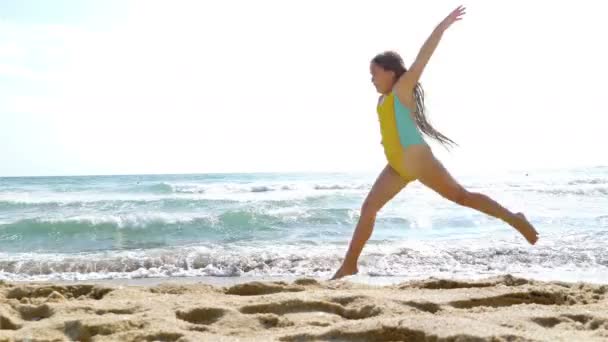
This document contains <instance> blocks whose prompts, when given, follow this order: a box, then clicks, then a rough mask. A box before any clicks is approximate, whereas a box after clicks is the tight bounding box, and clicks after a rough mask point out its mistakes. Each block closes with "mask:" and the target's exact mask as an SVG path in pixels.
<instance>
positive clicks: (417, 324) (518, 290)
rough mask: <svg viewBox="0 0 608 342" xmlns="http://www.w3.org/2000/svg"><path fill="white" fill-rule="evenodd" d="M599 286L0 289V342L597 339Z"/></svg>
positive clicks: (258, 284) (266, 284)
mask: <svg viewBox="0 0 608 342" xmlns="http://www.w3.org/2000/svg"><path fill="white" fill-rule="evenodd" d="M607 295H608V285H604V284H591V283H583V282H577V283H566V282H557V281H551V282H549V281H538V280H531V279H523V278H517V277H513V276H511V275H504V276H498V277H491V278H484V279H477V280H454V279H452V280H447V279H437V278H428V279H425V280H415V281H407V282H402V283H399V284H394V285H383V286H377V285H366V284H359V283H354V282H351V281H349V280H344V279H343V280H338V281H325V280H321V279H313V278H298V279H294V280H293V281H271V280H262V281H257V280H248V281H246V282H240V283H231V284H230V283H226V284H223V285H222V284H217V283H215V284H210V283H204V282H202V281H198V282H193V281H179V280H175V279H171V280H164V281H158V282H148V283H146V282H143V283H140V284H134V283H132V282H131V283H120V282H117V281H115V282H96V283H92V282H89V283H85V282H78V283H68V282H55V283H48V282H45V283H0V341H28V340H29V341H72V340H77V341H608V297H607Z"/></svg>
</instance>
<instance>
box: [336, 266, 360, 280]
mask: <svg viewBox="0 0 608 342" xmlns="http://www.w3.org/2000/svg"><path fill="white" fill-rule="evenodd" d="M357 273H359V269H358V268H357V266H355V267H346V266H344V265H342V266H341V267H340V268H339V269H338V271H336V274H334V276H333V277H331V279H330V280H335V279H340V278H342V277H346V276H349V275H353V274H357Z"/></svg>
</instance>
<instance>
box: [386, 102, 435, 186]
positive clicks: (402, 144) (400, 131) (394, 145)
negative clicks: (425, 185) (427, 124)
mask: <svg viewBox="0 0 608 342" xmlns="http://www.w3.org/2000/svg"><path fill="white" fill-rule="evenodd" d="M377 111H378V120H379V121H380V134H381V135H382V145H383V146H384V154H385V155H386V159H387V160H388V163H389V165H390V166H391V167H392V168H393V169H395V171H397V173H398V174H399V175H400V176H401V177H403V178H405V179H407V180H412V179H413V177H412V176H411V175H410V174H409V173H408V172H407V168H406V164H405V158H404V153H403V151H404V149H405V148H406V147H408V146H410V145H418V144H426V142H425V141H424V139H423V137H422V134H421V133H420V130H418V127H417V126H416V123H415V122H414V119H413V118H412V113H411V111H410V109H409V108H407V107H406V106H404V105H403V104H402V103H401V101H399V98H398V97H397V96H396V95H395V93H394V92H391V93H390V94H388V95H385V96H384V99H383V100H382V102H381V103H379V104H378V108H377Z"/></svg>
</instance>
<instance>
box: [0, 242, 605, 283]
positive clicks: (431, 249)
mask: <svg viewBox="0 0 608 342" xmlns="http://www.w3.org/2000/svg"><path fill="white" fill-rule="evenodd" d="M426 247H427V248H409V247H405V248H403V247H401V248H396V247H395V246H382V245H380V246H375V247H374V248H372V247H369V248H368V250H369V251H368V252H367V253H364V254H363V255H362V257H361V259H360V270H361V271H362V273H363V272H364V273H365V274H367V275H370V276H414V277H415V276H428V275H433V274H438V273H444V274H445V273H450V274H452V275H458V274H492V273H495V274H501V273H505V272H507V273H521V272H526V271H530V270H540V269H542V270H543V272H551V270H557V269H561V270H568V269H576V270H589V271H590V272H592V273H593V272H595V273H596V274H600V273H601V272H604V273H603V274H608V273H605V272H606V271H608V252H607V251H606V250H605V248H603V247H602V246H595V247H592V248H591V247H587V248H579V247H576V246H561V247H555V246H553V247H549V246H545V247H538V248H536V249H535V250H529V249H526V248H522V247H518V246H507V247H504V246H502V247H499V246H494V247H484V248H472V247H471V248H469V247H465V246H460V247H458V248H456V247H449V246H443V247H439V248H438V246H436V245H434V246H426ZM345 248H346V246H340V248H338V249H336V247H335V246H323V245H314V246H312V245H304V244H300V245H277V246H273V247H272V248H260V247H251V246H243V247H239V246H234V247H232V248H226V247H216V246H206V247H204V248H203V247H188V248H180V249H156V250H147V251H137V252H115V253H95V254H75V255H70V254H64V255H61V254H39V255H37V254H32V253H29V254H21V255H13V256H6V255H5V256H3V258H1V259H0V279H5V280H57V279H80V280H82V279H108V278H146V277H168V276H173V277H179V276H294V275H295V276H323V277H325V276H329V275H331V273H332V272H333V271H335V270H336V269H337V267H338V266H339V265H340V263H341V261H342V257H343V255H342V253H343V250H344V249H345ZM606 280H608V279H606Z"/></svg>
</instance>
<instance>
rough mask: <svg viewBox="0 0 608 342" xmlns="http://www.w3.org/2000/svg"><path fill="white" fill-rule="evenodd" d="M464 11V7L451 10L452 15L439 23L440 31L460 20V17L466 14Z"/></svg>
mask: <svg viewBox="0 0 608 342" xmlns="http://www.w3.org/2000/svg"><path fill="white" fill-rule="evenodd" d="M465 10H466V8H465V7H464V6H462V5H461V6H458V8H456V9H455V10H453V11H452V13H450V14H449V15H448V16H447V17H445V19H443V20H442V21H441V23H440V24H439V28H440V29H441V30H442V31H445V30H447V29H448V27H450V26H451V25H452V24H453V23H455V22H457V21H458V20H462V16H463V15H465V13H466V12H465Z"/></svg>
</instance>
